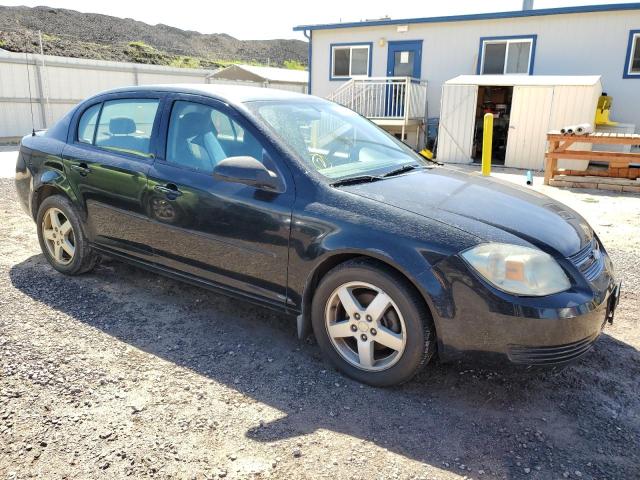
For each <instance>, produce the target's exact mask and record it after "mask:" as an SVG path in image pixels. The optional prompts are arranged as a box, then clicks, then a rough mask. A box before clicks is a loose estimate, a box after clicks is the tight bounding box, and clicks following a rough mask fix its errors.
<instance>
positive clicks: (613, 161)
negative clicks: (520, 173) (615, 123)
mask: <svg viewBox="0 0 640 480" xmlns="http://www.w3.org/2000/svg"><path fill="white" fill-rule="evenodd" d="M547 140H548V142H549V149H548V151H547V153H546V154H545V165H544V184H545V185H549V180H551V179H552V178H553V176H554V175H555V174H556V173H558V171H557V170H558V159H559V158H561V159H563V160H593V161H598V162H607V163H609V168H629V164H630V163H640V153H626V152H592V151H591V150H567V149H568V148H569V147H570V146H571V145H573V144H574V143H591V144H592V145H595V144H599V145H640V135H638V134H636V133H590V134H588V135H563V134H561V133H555V132H553V133H548V134H547Z"/></svg>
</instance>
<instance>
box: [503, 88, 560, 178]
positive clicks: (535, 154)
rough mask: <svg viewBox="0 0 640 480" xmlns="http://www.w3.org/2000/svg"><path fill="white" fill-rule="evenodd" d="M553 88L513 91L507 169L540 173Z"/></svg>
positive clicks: (542, 164) (506, 160) (545, 146)
mask: <svg viewBox="0 0 640 480" xmlns="http://www.w3.org/2000/svg"><path fill="white" fill-rule="evenodd" d="M552 102H553V87H522V86H520V87H518V86H516V87H514V88H513V100H512V102H511V118H510V119H509V137H508V139H507V153H506V156H505V165H506V166H507V167H517V168H528V169H532V170H542V169H543V168H544V154H545V152H546V150H547V131H548V130H549V119H550V116H551V104H552Z"/></svg>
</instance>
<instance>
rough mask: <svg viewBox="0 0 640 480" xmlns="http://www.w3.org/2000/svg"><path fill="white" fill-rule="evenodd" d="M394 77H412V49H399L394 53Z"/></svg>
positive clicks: (413, 57)
mask: <svg viewBox="0 0 640 480" xmlns="http://www.w3.org/2000/svg"><path fill="white" fill-rule="evenodd" d="M394 57H395V58H394V62H393V64H394V66H393V76H394V77H413V71H414V65H413V62H414V61H415V52H414V51H413V50H400V51H399V52H395V53H394Z"/></svg>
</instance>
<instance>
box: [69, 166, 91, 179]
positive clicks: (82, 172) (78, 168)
mask: <svg viewBox="0 0 640 480" xmlns="http://www.w3.org/2000/svg"><path fill="white" fill-rule="evenodd" d="M71 168H72V169H74V170H75V171H76V172H78V173H79V174H80V175H82V176H83V177H84V176H85V175H87V174H88V173H91V169H90V168H89V167H88V166H87V164H86V163H79V164H78V165H71Z"/></svg>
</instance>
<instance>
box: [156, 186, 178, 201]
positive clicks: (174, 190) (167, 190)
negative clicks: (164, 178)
mask: <svg viewBox="0 0 640 480" xmlns="http://www.w3.org/2000/svg"><path fill="white" fill-rule="evenodd" d="M153 189H154V190H155V191H156V192H160V193H164V194H165V195H166V196H167V197H169V198H176V197H179V196H180V195H182V192H181V191H180V190H178V187H176V186H175V185H173V184H172V183H168V184H166V185H156V186H155V187H153Z"/></svg>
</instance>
